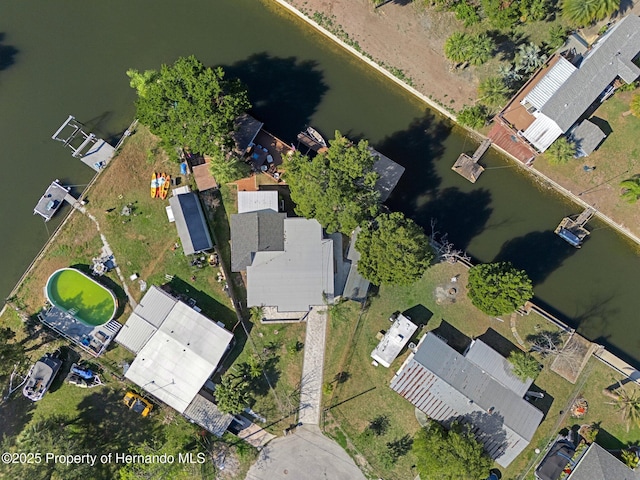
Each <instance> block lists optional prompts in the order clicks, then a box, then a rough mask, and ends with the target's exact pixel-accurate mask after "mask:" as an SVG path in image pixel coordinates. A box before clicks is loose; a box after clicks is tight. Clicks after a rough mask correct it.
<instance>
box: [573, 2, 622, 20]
mask: <svg viewBox="0 0 640 480" xmlns="http://www.w3.org/2000/svg"><path fill="white" fill-rule="evenodd" d="M619 8H620V0H564V1H563V2H562V16H563V17H564V18H565V19H567V20H569V22H571V23H572V24H573V25H574V26H578V27H584V26H587V25H589V24H591V23H593V22H595V21H596V20H602V19H604V18H605V17H608V16H609V15H611V14H612V13H614V12H616V11H617V10H618V9H619Z"/></svg>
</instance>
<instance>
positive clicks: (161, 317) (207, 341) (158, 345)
mask: <svg viewBox="0 0 640 480" xmlns="http://www.w3.org/2000/svg"><path fill="white" fill-rule="evenodd" d="M115 340H116V342H118V343H120V344H121V345H122V346H123V347H125V348H127V349H128V350H130V351H131V352H133V353H135V354H136V358H135V360H134V361H133V363H132V364H131V366H130V367H129V368H128V369H127V371H126V372H125V377H126V378H127V379H128V380H130V381H132V382H133V383H135V384H136V385H138V386H139V387H140V388H142V389H143V390H145V391H146V392H147V393H148V394H149V395H152V396H153V397H155V398H156V399H157V400H158V401H161V402H163V403H165V404H167V405H169V406H170V407H171V408H173V409H174V410H177V411H178V412H179V413H181V414H182V415H184V416H185V417H186V418H187V419H189V420H191V421H193V422H195V423H197V424H198V425H200V426H202V427H203V428H205V429H207V430H208V431H209V432H211V433H213V434H214V435H217V436H221V435H222V434H223V433H224V432H225V430H226V429H227V427H228V426H229V425H230V424H231V421H232V420H233V416H232V415H228V414H224V413H222V412H220V411H219V410H218V408H217V406H216V405H215V403H214V402H213V397H212V396H211V395H210V394H209V393H208V392H207V391H206V390H204V388H203V387H204V385H205V384H206V383H207V382H208V380H209V378H210V377H211V376H212V375H213V374H214V372H215V371H216V369H217V368H218V365H219V364H220V362H221V361H222V359H223V357H224V356H225V355H226V353H227V351H228V350H229V349H230V348H231V345H232V341H233V333H231V332H230V331H228V330H227V329H226V328H225V327H224V325H223V324H222V323H219V322H214V321H213V320H211V319H209V318H207V317H205V316H204V315H202V314H201V313H199V312H198V311H196V310H195V309H194V308H191V307H190V306H189V305H187V304H186V303H183V302H181V301H179V300H177V299H176V298H174V297H173V296H171V295H170V294H168V293H167V292H165V291H164V290H162V289H160V288H158V287H156V286H152V287H151V288H150V289H149V290H148V292H147V293H146V294H145V296H144V297H143V298H142V300H141V301H140V303H139V304H138V305H137V306H136V308H135V309H134V311H133V313H132V314H131V316H130V317H129V319H128V320H127V322H126V323H125V325H124V326H123V327H122V329H121V330H120V333H119V334H118V336H117V337H116V339H115Z"/></svg>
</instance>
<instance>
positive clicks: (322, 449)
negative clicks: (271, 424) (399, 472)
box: [246, 425, 366, 480]
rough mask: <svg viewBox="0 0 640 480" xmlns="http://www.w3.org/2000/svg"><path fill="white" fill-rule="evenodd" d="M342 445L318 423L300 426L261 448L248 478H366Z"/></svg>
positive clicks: (288, 479)
mask: <svg viewBox="0 0 640 480" xmlns="http://www.w3.org/2000/svg"><path fill="white" fill-rule="evenodd" d="M365 478H366V477H365V476H364V475H363V474H362V472H361V471H360V470H359V469H358V467H357V466H356V464H355V463H354V461H353V460H352V459H351V457H349V455H348V454H347V452H345V451H344V450H343V449H342V447H341V446H340V445H338V444H337V443H336V442H334V441H333V440H331V439H329V438H327V437H325V436H324V435H323V434H322V432H320V428H318V426H317V425H304V426H302V427H298V428H297V429H296V431H295V433H292V434H289V435H287V436H286V437H279V438H276V439H275V440H273V441H271V442H270V443H268V444H267V446H266V447H264V448H263V449H262V451H261V452H260V457H259V458H258V461H257V462H256V463H255V464H254V465H253V466H252V467H251V469H249V472H248V473H247V476H246V479H247V480H303V479H304V480H327V479H331V480H365Z"/></svg>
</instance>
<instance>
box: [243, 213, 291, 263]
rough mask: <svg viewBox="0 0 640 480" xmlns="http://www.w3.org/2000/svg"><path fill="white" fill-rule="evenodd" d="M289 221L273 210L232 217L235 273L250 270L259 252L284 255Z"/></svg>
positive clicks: (283, 215)
mask: <svg viewBox="0 0 640 480" xmlns="http://www.w3.org/2000/svg"><path fill="white" fill-rule="evenodd" d="M285 218H287V214H286V213H277V212H274V211H272V210H270V209H269V210H261V211H258V212H247V213H238V214H235V215H231V271H233V272H241V271H243V270H246V269H247V267H248V266H249V265H251V262H252V261H253V258H254V256H255V254H256V253H257V252H282V251H284V220H285Z"/></svg>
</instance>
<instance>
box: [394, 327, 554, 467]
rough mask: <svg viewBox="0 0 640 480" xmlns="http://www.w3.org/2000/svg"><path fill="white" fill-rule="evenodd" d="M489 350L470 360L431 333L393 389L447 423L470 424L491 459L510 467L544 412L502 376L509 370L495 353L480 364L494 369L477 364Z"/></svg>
mask: <svg viewBox="0 0 640 480" xmlns="http://www.w3.org/2000/svg"><path fill="white" fill-rule="evenodd" d="M476 342H477V340H476ZM484 348H485V347H481V350H476V353H474V354H472V356H471V359H470V358H467V357H465V356H463V355H461V354H460V353H458V352H457V351H456V350H454V349H453V348H451V347H450V346H449V345H447V344H446V343H445V342H444V341H443V340H441V339H440V338H438V337H437V336H436V335H435V334H433V333H431V332H429V333H427V334H426V335H425V336H424V337H423V338H422V339H421V341H420V344H419V346H418V349H417V350H416V352H415V353H414V354H411V355H410V356H409V358H407V360H406V361H405V363H404V364H403V365H402V367H401V368H400V370H399V371H398V372H397V373H396V375H395V376H394V377H393V379H392V380H391V388H392V389H393V390H395V391H396V392H397V393H399V394H400V395H402V396H403V397H405V398H406V399H407V400H409V401H410V402H411V403H412V404H414V405H415V406H416V407H417V408H418V409H419V410H421V411H423V412H424V413H426V414H427V415H428V416H429V417H431V418H433V419H434V420H437V421H439V422H441V423H443V424H445V425H448V424H450V423H451V422H452V421H454V420H463V421H465V422H467V423H469V424H470V425H471V426H472V432H473V433H474V435H475V436H476V438H478V440H479V441H481V442H482V443H483V445H484V448H485V450H486V451H487V453H488V454H489V456H490V457H491V458H493V459H494V460H495V461H496V462H497V463H498V464H499V465H501V466H503V467H506V466H508V465H509V464H510V463H511V462H512V461H513V460H514V459H515V458H516V457H517V456H518V454H520V452H522V450H524V448H525V447H526V446H527V445H528V444H529V442H530V441H531V438H532V437H533V434H534V433H535V431H536V429H537V428H538V425H540V422H541V421H542V418H543V414H542V412H541V411H540V410H538V409H537V408H535V407H534V406H533V405H531V404H530V403H528V402H527V401H526V400H524V399H523V398H522V395H520V391H521V390H522V387H521V386H519V385H517V384H516V382H515V381H513V382H512V381H511V380H506V379H505V378H503V377H502V373H504V374H507V373H508V372H501V371H500V369H501V368H502V367H501V366H500V365H498V364H497V363H496V362H495V360H494V359H493V358H494V356H493V354H491V358H489V360H488V361H487V362H482V361H481V362H480V363H483V365H484V367H486V368H489V369H490V370H489V371H487V370H485V368H483V366H480V365H478V364H477V363H475V362H474V361H472V359H473V360H475V361H477V360H478V358H481V357H482V356H483V353H485V354H486V353H488V351H487V350H484ZM487 348H489V347H488V346H487ZM491 371H493V372H494V373H495V374H496V377H494V376H492V374H491V373H490V372H491ZM501 382H502V383H501ZM505 384H506V385H505ZM514 386H515V390H514V389H513V388H512V387H514Z"/></svg>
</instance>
